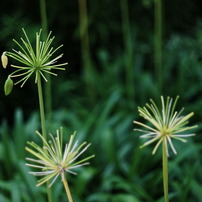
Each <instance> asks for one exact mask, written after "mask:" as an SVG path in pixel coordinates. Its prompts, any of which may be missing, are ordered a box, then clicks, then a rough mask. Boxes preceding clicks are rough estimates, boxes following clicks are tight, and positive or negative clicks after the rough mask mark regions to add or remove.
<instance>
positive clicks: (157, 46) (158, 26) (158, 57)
mask: <svg viewBox="0 0 202 202" xmlns="http://www.w3.org/2000/svg"><path fill="white" fill-rule="evenodd" d="M154 21H155V23H154V25H155V33H154V63H155V74H156V75H155V76H156V78H157V82H158V90H159V93H160V94H161V93H162V81H163V79H162V76H163V74H162V73H163V68H162V55H163V51H162V0H155V20H154Z"/></svg>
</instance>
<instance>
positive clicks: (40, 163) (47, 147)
mask: <svg viewBox="0 0 202 202" xmlns="http://www.w3.org/2000/svg"><path fill="white" fill-rule="evenodd" d="M36 133H37V135H38V136H39V137H40V138H41V139H42V141H43V146H39V145H37V144H36V143H34V142H28V145H29V146H30V147H26V148H25V149H26V150H27V151H28V152H30V153H31V154H32V155H33V156H35V158H26V160H27V161H30V162H31V163H26V165H27V166H30V167H33V168H36V169H40V171H35V172H30V174H32V175H35V176H42V178H41V179H40V180H39V181H38V184H37V186H40V185H42V184H44V183H45V182H47V181H48V180H50V179H52V182H51V183H50V185H49V186H51V185H52V184H53V183H54V182H55V180H56V179H57V178H58V176H61V179H62V181H63V180H64V178H65V172H69V173H71V174H77V173H76V172H75V171H74V169H76V168H78V167H81V166H84V165H88V164H89V162H87V161H88V160H89V159H91V158H93V157H94V155H91V156H89V157H86V158H84V159H80V160H78V158H79V157H80V155H81V154H83V153H84V152H85V151H86V150H87V149H88V147H89V146H90V144H87V143H86V142H83V143H82V144H80V145H79V144H78V140H77V141H75V142H74V137H75V134H76V133H74V134H73V135H71V136H70V140H69V142H68V143H66V145H65V147H64V152H63V130H62V128H60V130H57V131H56V137H53V135H51V134H50V137H51V140H50V141H49V142H47V141H46V139H44V137H43V136H42V135H41V134H40V133H39V132H38V131H37V132H36ZM86 144H87V145H86Z"/></svg>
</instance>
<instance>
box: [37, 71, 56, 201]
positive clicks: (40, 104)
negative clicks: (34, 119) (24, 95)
mask: <svg viewBox="0 0 202 202" xmlns="http://www.w3.org/2000/svg"><path fill="white" fill-rule="evenodd" d="M36 74H37V87H38V95H39V110H40V117H41V130H42V135H43V137H44V138H45V139H46V119H45V113H44V102H43V92H42V85H41V76H40V73H39V72H37V73H36ZM48 185H49V183H48V182H47V195H48V201H49V202H52V201H53V200H52V192H51V188H50V187H48Z"/></svg>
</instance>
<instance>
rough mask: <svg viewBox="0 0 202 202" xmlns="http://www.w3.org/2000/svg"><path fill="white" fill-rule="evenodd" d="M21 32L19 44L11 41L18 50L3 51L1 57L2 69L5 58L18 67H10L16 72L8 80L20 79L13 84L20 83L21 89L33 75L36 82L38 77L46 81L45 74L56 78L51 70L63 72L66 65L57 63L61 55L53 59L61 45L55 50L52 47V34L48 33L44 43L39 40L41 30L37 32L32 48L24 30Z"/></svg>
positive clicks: (6, 61) (5, 62)
mask: <svg viewBox="0 0 202 202" xmlns="http://www.w3.org/2000/svg"><path fill="white" fill-rule="evenodd" d="M22 31H23V33H24V36H25V38H21V43H20V42H18V41H16V40H15V39H13V41H14V42H15V43H16V44H17V46H18V48H19V50H15V49H13V52H9V51H5V52H4V53H3V54H2V57H1V59H2V65H3V67H4V68H5V67H6V65H7V63H8V59H7V56H8V57H10V58H13V59H14V60H16V61H18V63H19V65H13V64H12V65H11V66H12V67H14V68H16V69H17V70H15V71H14V72H13V73H11V74H10V75H9V76H10V78H12V77H19V78H20V79H19V80H18V81H17V82H16V83H15V84H18V83H21V87H22V86H23V85H24V84H25V82H26V81H27V80H28V79H29V78H30V77H31V76H32V74H34V73H35V82H37V80H38V76H42V77H43V79H44V80H45V81H47V79H46V76H45V74H46V73H47V74H51V75H54V76H57V74H55V73H53V72H52V71H51V70H53V69H57V70H64V68H62V66H65V65H67V64H68V63H61V64H58V63H57V61H58V59H60V58H62V56H63V54H59V55H58V56H56V57H53V55H54V54H55V53H56V52H57V51H58V49H60V48H61V47H62V46H63V45H60V46H58V47H57V48H53V47H52V42H53V40H54V38H55V37H51V33H52V32H50V33H49V35H48V36H47V38H46V39H45V40H44V41H42V40H41V34H42V30H40V31H39V32H37V33H36V42H35V45H34V46H32V44H31V42H30V40H29V38H28V36H27V33H26V32H25V30H24V29H22Z"/></svg>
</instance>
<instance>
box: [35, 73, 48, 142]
mask: <svg viewBox="0 0 202 202" xmlns="http://www.w3.org/2000/svg"><path fill="white" fill-rule="evenodd" d="M37 74H38V75H37V87H38V95H39V110H40V117H41V130H42V135H43V137H44V138H45V139H46V122H45V120H46V119H45V113H44V102H43V93H42V85H41V76H40V74H39V72H37Z"/></svg>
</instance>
